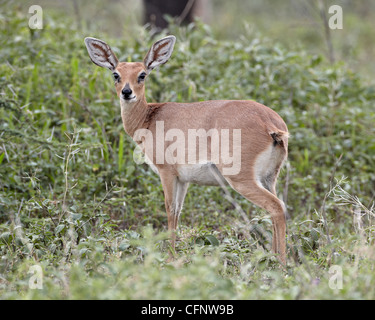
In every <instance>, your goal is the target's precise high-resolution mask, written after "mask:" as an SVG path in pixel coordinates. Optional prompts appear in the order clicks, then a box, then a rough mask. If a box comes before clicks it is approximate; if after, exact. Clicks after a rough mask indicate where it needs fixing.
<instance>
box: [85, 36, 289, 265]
mask: <svg viewBox="0 0 375 320" xmlns="http://www.w3.org/2000/svg"><path fill="white" fill-rule="evenodd" d="M175 42H176V38H175V37H174V36H167V37H165V38H163V39H161V40H159V41H157V42H155V43H154V44H153V45H152V47H151V48H150V50H149V51H148V53H147V54H146V56H145V58H144V60H143V62H119V61H118V59H117V57H116V55H115V54H114V53H113V51H112V50H111V48H110V47H109V46H108V45H107V44H106V43H105V42H103V41H101V40H98V39H95V38H85V44H86V47H87V50H88V53H89V56H90V58H91V60H92V61H93V62H94V63H95V64H97V65H98V66H101V67H104V68H107V69H109V70H110V71H111V72H112V73H113V78H114V82H115V88H116V91H117V95H118V97H119V98H120V104H121V117H122V121H123V125H124V129H125V131H126V132H127V134H129V135H130V136H131V137H132V138H133V139H134V141H135V142H136V143H137V144H138V145H139V146H140V148H141V149H142V151H143V153H144V155H145V158H146V159H147V161H148V163H149V164H150V165H151V167H152V169H153V170H154V171H155V172H156V173H157V174H159V176H160V179H161V183H162V186H163V190H164V197H165V208H166V211H167V214H168V229H169V230H170V231H171V245H172V248H173V250H174V248H175V240H176V233H175V232H176V228H177V223H178V219H179V216H180V213H181V209H182V205H183V202H184V199H185V195H186V192H187V189H188V186H189V183H196V184H200V185H223V183H225V184H229V185H230V186H231V187H232V188H233V189H234V190H236V191H237V192H239V193H240V194H241V195H243V196H244V197H245V198H246V199H248V200H249V201H251V202H253V203H254V204H256V205H258V206H259V207H261V208H263V209H265V210H267V211H268V212H269V213H270V215H271V218H272V225H273V240H272V249H273V251H274V252H275V253H277V254H278V255H279V259H280V260H281V262H282V263H284V264H285V261H286V252H285V250H286V244H285V229H286V224H285V213H286V208H285V205H284V203H283V202H282V201H281V200H280V199H278V197H277V195H276V190H275V186H276V180H277V177H278V175H279V172H280V168H281V166H282V164H283V162H284V161H285V159H286V158H287V153H288V129H287V126H286V124H285V123H284V121H283V119H282V118H281V117H280V116H279V115H278V114H277V113H276V112H274V111H273V110H271V109H270V108H268V107H266V106H264V105H262V104H259V103H257V102H254V101H247V100H241V101H237V100H217V101H203V102H193V103H176V102H165V103H147V101H146V98H145V80H146V78H147V77H148V75H149V74H150V72H151V71H152V70H153V69H154V68H155V67H157V66H159V65H161V64H164V63H166V62H167V61H168V59H169V58H170V56H171V54H172V51H173V47H174V44H175ZM197 142H198V143H197ZM197 155H198V156H197Z"/></svg>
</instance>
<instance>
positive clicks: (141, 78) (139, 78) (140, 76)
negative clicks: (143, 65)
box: [138, 72, 146, 83]
mask: <svg viewBox="0 0 375 320" xmlns="http://www.w3.org/2000/svg"><path fill="white" fill-rule="evenodd" d="M145 78H146V72H142V73H141V74H140V75H139V76H138V83H139V82H141V81H144V80H145Z"/></svg>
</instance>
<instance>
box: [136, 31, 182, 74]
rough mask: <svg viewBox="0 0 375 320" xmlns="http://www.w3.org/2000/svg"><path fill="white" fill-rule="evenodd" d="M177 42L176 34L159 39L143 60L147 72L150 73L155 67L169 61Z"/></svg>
mask: <svg viewBox="0 0 375 320" xmlns="http://www.w3.org/2000/svg"><path fill="white" fill-rule="evenodd" d="M175 43H176V37H175V36H168V37H165V38H163V39H160V40H159V41H156V42H155V43H154V44H153V45H152V47H151V48H150V50H149V51H148V53H147V55H146V57H145V58H144V60H143V63H144V65H145V66H146V70H147V74H149V73H150V72H151V71H152V70H153V69H154V68H155V67H157V66H159V65H161V64H164V63H166V62H167V61H168V59H169V58H170V56H171V55H172V52H173V47H174V44H175Z"/></svg>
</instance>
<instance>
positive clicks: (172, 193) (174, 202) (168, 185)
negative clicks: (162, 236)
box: [160, 171, 189, 258]
mask: <svg viewBox="0 0 375 320" xmlns="http://www.w3.org/2000/svg"><path fill="white" fill-rule="evenodd" d="M160 178H161V183H162V185H163V190H164V202H165V209H166V211H167V216H168V231H169V232H171V247H172V249H173V252H170V257H171V258H173V253H174V250H175V247H176V229H177V225H178V219H179V216H180V213H181V210H182V206H183V203H184V200H185V196H186V192H187V189H188V186H189V184H188V183H185V182H181V181H180V180H179V179H178V177H176V176H174V175H173V174H171V173H170V172H169V171H166V172H163V171H160Z"/></svg>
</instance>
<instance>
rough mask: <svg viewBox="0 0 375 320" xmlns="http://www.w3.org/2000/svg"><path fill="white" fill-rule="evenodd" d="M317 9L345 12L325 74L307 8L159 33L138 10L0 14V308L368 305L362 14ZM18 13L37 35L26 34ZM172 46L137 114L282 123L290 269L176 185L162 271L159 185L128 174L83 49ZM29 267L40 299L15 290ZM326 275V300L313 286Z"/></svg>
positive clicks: (253, 214)
mask: <svg viewBox="0 0 375 320" xmlns="http://www.w3.org/2000/svg"><path fill="white" fill-rule="evenodd" d="M331 3H334V4H340V5H342V7H343V12H344V29H343V30H331V31H330V32H331V34H330V37H331V40H330V41H331V44H332V48H333V52H334V61H333V62H332V61H330V59H329V52H328V49H327V48H328V46H327V39H326V36H325V30H324V24H323V22H322V18H321V16H320V11H319V1H296V0H295V1H240V0H233V1H230V2H228V1H221V0H213V1H211V2H210V3H209V5H207V8H206V9H207V10H208V11H207V12H206V14H202V15H201V17H200V18H198V20H197V21H195V22H193V23H188V22H187V23H186V24H184V25H183V26H182V25H179V21H178V20H177V21H176V19H172V17H166V20H167V21H170V22H171V24H170V25H169V27H168V30H164V31H160V30H156V29H155V28H154V27H153V26H152V24H147V25H143V19H144V18H143V16H142V12H143V11H142V10H143V6H142V2H140V1H129V0H121V1H120V0H112V1H98V0H94V1H0V4H1V9H2V10H1V12H0V18H1V19H0V32H1V37H0V57H1V61H0V62H1V65H0V223H1V224H0V254H1V260H0V293H1V295H2V297H3V298H75V299H77V298H78V299H79V298H80V299H86V298H103V299H104V298H126V299H131V298H160V299H164V298H187V299H189V298H203V299H210V298H212V299H221V298H224V299H232V298H289V299H295V298H332V297H343V298H345V297H346V298H361V297H365V298H374V291H373V290H372V288H373V286H374V284H375V283H374V282H375V277H374V275H373V270H372V268H373V267H372V266H373V259H374V257H373V250H372V248H373V245H374V226H373V219H374V210H373V207H372V204H373V201H374V196H375V192H374V190H375V188H374V187H375V171H374V167H375V138H374V137H375V132H374V131H375V129H374V123H375V111H374V103H375V87H374V83H373V78H372V74H373V71H375V67H374V60H373V59H372V57H373V53H374V45H375V44H374V41H373V39H374V33H375V31H374V29H373V27H372V20H373V17H374V15H375V8H374V6H375V4H374V3H373V2H371V1H365V0H363V1H356V2H354V1H336V2H334V1H332V2H331V1H325V2H323V4H324V5H325V7H324V8H328V7H329V5H330V4H331ZM31 4H39V5H41V6H42V8H43V19H44V20H43V21H44V28H43V29H42V30H32V29H30V28H29V27H28V19H29V17H30V14H29V13H28V8H29V6H30V5H31ZM169 33H171V34H174V35H176V37H177V39H178V40H177V43H176V47H175V51H174V53H173V56H172V58H171V59H170V61H169V62H168V63H167V64H166V65H163V66H162V67H161V68H160V70H156V71H155V72H153V74H152V75H151V77H150V78H149V79H148V81H147V84H146V98H147V100H148V102H159V101H160V102H161V101H178V102H189V101H198V100H209V99H254V100H257V101H259V102H260V103H263V104H266V105H268V106H269V107H271V108H273V109H274V110H275V111H277V112H278V113H279V114H280V115H281V116H282V117H283V118H284V119H285V122H286V123H287V124H288V127H289V130H290V133H291V139H290V148H289V149H290V150H289V161H288V164H287V166H286V168H285V169H284V170H283V171H282V173H281V177H280V180H279V185H278V186H279V188H278V190H279V194H280V197H282V198H283V199H284V201H285V202H286V204H287V206H288V210H289V212H290V220H289V222H288V247H289V268H288V270H283V269H282V268H280V267H279V266H278V264H277V262H276V260H275V258H274V257H273V256H272V255H271V254H270V253H269V247H270V237H269V236H270V230H271V225H270V219H269V217H268V216H266V215H265V212H263V211H262V210H260V209H258V208H255V207H254V206H253V205H251V204H250V203H248V201H246V200H245V199H243V198H242V197H240V196H238V195H237V194H236V193H235V192H233V191H230V192H231V193H230V194H231V197H233V199H234V201H235V202H237V203H238V204H240V206H241V207H242V209H243V210H244V212H245V213H246V215H247V217H248V219H250V221H248V220H247V219H246V218H244V217H243V216H241V215H240V214H239V213H238V211H237V210H235V207H234V205H233V201H228V200H227V199H226V193H225V192H224V191H223V190H221V189H220V188H214V187H206V188H204V187H197V186H191V187H190V190H189V193H188V195H187V198H186V202H185V206H184V210H183V213H182V217H181V222H180V231H179V241H178V243H177V252H178V259H177V260H176V261H175V262H174V263H168V262H167V257H168V242H167V241H166V238H167V236H166V234H164V233H163V231H165V230H166V225H167V221H166V214H165V210H164V200H163V192H162V188H161V185H160V182H159V178H158V177H157V176H156V175H155V174H153V173H152V171H151V170H150V169H149V168H148V167H147V165H136V164H135V162H134V160H133V150H134V144H133V143H132V141H131V139H130V138H129V137H128V136H126V134H125V133H124V131H123V128H122V123H121V117H120V112H119V102H118V98H117V96H116V95H115V90H114V86H113V81H112V76H111V74H110V72H108V71H107V70H103V69H101V68H98V67H96V66H95V65H93V64H92V62H91V61H90V59H89V57H88V54H87V51H86V48H85V47H84V43H83V38H84V37H85V36H94V37H97V38H101V39H103V40H105V41H106V42H107V43H109V44H110V45H111V47H112V48H113V50H114V51H115V52H116V54H117V56H118V57H119V58H120V60H123V61H140V60H142V58H143V56H144V55H145V53H146V52H147V50H148V48H149V46H150V45H151V44H152V42H153V41H154V40H155V39H156V38H157V37H162V36H163V35H165V34H169ZM338 160H339V161H338ZM343 176H344V177H346V179H341V178H342V177H343ZM336 179H339V180H340V183H339V184H337V185H336ZM147 225H149V226H150V227H146V228H145V226H147ZM34 264H38V265H41V266H42V268H43V272H44V287H43V290H36V291H35V290H30V288H29V286H28V281H29V279H30V274H28V273H27V271H28V270H29V267H30V266H31V265H34ZM332 264H338V265H340V266H342V267H343V269H344V277H345V278H344V279H345V281H346V282H345V284H344V288H343V289H342V290H341V291H337V290H336V291H334V290H332V289H331V288H330V287H329V286H328V280H329V273H328V270H329V267H330V266H331V265H332ZM150 288H152V289H150Z"/></svg>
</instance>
